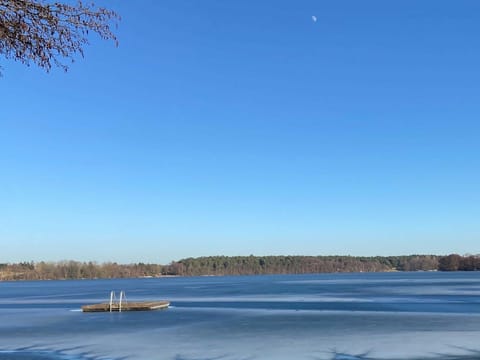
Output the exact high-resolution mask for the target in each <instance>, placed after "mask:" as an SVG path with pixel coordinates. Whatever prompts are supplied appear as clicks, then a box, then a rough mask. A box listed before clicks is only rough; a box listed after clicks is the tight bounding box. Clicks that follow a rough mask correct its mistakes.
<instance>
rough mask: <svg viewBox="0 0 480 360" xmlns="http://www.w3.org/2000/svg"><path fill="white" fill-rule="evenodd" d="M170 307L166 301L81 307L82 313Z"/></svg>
mask: <svg viewBox="0 0 480 360" xmlns="http://www.w3.org/2000/svg"><path fill="white" fill-rule="evenodd" d="M169 306H170V303H169V302H168V301H137V302H127V303H125V304H121V305H120V304H119V303H114V304H112V305H111V306H110V303H102V304H93V305H84V306H82V311H83V312H113V311H116V312H122V311H150V310H163V309H167V308H168V307H169Z"/></svg>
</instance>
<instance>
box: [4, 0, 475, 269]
mask: <svg viewBox="0 0 480 360" xmlns="http://www.w3.org/2000/svg"><path fill="white" fill-rule="evenodd" d="M98 3H99V4H101V5H104V6H107V7H112V8H114V9H115V10H117V11H118V12H119V14H120V15H121V16H122V21H121V22H120V26H119V29H118V31H117V34H118V37H119V41H120V45H119V47H118V48H115V47H114V45H113V44H111V43H108V42H103V41H101V40H98V39H97V38H95V37H94V36H92V37H91V45H90V46H88V47H87V48H86V51H85V53H86V54H85V59H78V61H77V62H75V63H74V64H73V65H72V66H71V68H70V70H69V72H68V73H64V72H62V71H61V70H60V69H54V70H53V71H52V72H51V73H49V74H46V73H44V72H43V71H42V70H40V69H38V68H35V67H34V66H32V67H25V66H22V65H21V64H18V63H15V62H12V61H7V60H4V59H1V60H0V65H1V66H2V67H3V77H2V78H0V99H1V100H0V103H1V105H2V106H1V112H0V242H1V250H0V262H13V261H23V260H35V261H38V260H61V259H77V260H96V261H118V262H125V263H129V262H137V261H143V262H160V263H167V262H169V261H171V260H176V259H180V258H183V257H189V256H200V255H216V254H225V255H249V254H255V255H267V254H273V255H275V254H306V255H329V254H351V255H391V254H411V253H435V254H446V253H451V252H458V253H462V254H463V253H478V252H480V251H479V246H478V243H479V241H478V240H479V235H480V226H479V225H478V219H479V218H480V206H479V204H480V190H479V188H478V184H480V141H479V139H480V92H479V84H480V71H479V66H478V64H480V40H479V37H478V34H480V22H479V21H478V19H479V16H480V3H479V2H478V1H476V0H475V1H474V0H472V1H464V0H459V1H442V0H432V1H428V0H424V1H413V0H402V1H384V0H378V1H372V0H365V1H359V0H350V1H346V0H335V1H317V0H311V1H309V0H304V1H293V0H264V1H237V0H232V1H223V0H202V1H194V0H190V1H187V0H180V1H179V0H167V1H154V0H150V1H142V2H115V1H103V2H101V3H100V2H98ZM312 16H316V17H317V19H318V20H317V21H316V22H314V21H313V20H312Z"/></svg>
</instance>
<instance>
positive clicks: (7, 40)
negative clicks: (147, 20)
mask: <svg viewBox="0 0 480 360" xmlns="http://www.w3.org/2000/svg"><path fill="white" fill-rule="evenodd" d="M119 20H120V17H119V16H118V15H117V13H115V12H114V11H112V10H109V9H105V8H102V7H98V8H97V7H96V6H95V5H94V4H93V3H91V4H84V3H83V2H82V1H78V3H77V4H76V5H69V4H65V3H59V2H55V3H50V2H45V1H43V0H0V55H3V56H5V57H6V58H7V59H13V60H16V61H20V62H21V63H23V64H25V65H27V66H29V65H30V64H32V63H33V64H36V65H38V66H39V67H40V68H43V69H44V70H45V71H47V72H49V71H50V70H51V68H52V66H57V67H60V68H62V69H63V70H65V71H66V70H67V69H68V64H69V63H72V62H74V59H75V56H76V55H81V56H82V57H83V55H84V51H83V48H84V46H85V45H87V44H88V43H89V41H88V35H89V32H94V33H97V34H98V35H99V36H100V37H101V38H102V39H105V40H113V41H114V42H115V45H118V40H117V37H116V36H115V34H114V33H113V31H112V26H117V24H118V21H119Z"/></svg>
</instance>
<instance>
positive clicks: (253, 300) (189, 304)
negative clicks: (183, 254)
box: [0, 272, 480, 360]
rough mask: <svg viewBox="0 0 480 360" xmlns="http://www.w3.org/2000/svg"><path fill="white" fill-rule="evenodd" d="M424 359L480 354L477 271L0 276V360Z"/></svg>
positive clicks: (460, 357) (476, 357) (465, 357)
mask: <svg viewBox="0 0 480 360" xmlns="http://www.w3.org/2000/svg"><path fill="white" fill-rule="evenodd" d="M110 290H116V291H117V293H118V292H119V291H120V290H125V291H126V294H127V299H128V300H132V301H133V300H161V299H166V300H170V301H171V304H172V306H171V308H170V309H168V310H166V311H155V312H134V313H131V312H129V313H82V312H80V306H81V305H84V304H89V303H96V302H102V301H106V300H107V299H108V296H109V292H110ZM426 358H432V359H449V360H451V359H463V360H467V359H480V273H475V272H471V273H464V272H457V273H426V272H418V273H377V274H319V275H275V276H239V277H195V278H159V279H128V280H80V281H37V282H0V360H7V359H8V360H27V359H35V360H47V359H79V360H82V359H118V360H123V359H132V360H134V359H145V360H154V359H159V360H160V359H169V360H214V359H218V360H249V359H252V360H253V359H309V360H312V359H338V360H340V359H345V360H347V359H426Z"/></svg>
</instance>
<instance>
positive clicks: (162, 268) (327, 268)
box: [0, 254, 480, 281]
mask: <svg viewBox="0 0 480 360" xmlns="http://www.w3.org/2000/svg"><path fill="white" fill-rule="evenodd" d="M477 270H480V256H478V255H469V256H461V255H457V254H451V255H447V256H439V255H408V256H375V257H361V256H297V255H296V256H253V255H251V256H209V257H198V258H187V259H182V260H179V261H176V262H172V263H170V264H168V265H161V264H145V263H135V264H117V263H114V262H107V263H96V262H79V261H73V260H70V261H60V262H44V261H41V262H21V263H7V264H0V281H16V280H77V279H78V280H81V279H82V280H88V279H126V278H129V279H141V278H166V277H189V276H229V275H275V274H285V275H286V274H321V273H361V272H375V273H378V272H392V271H477Z"/></svg>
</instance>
